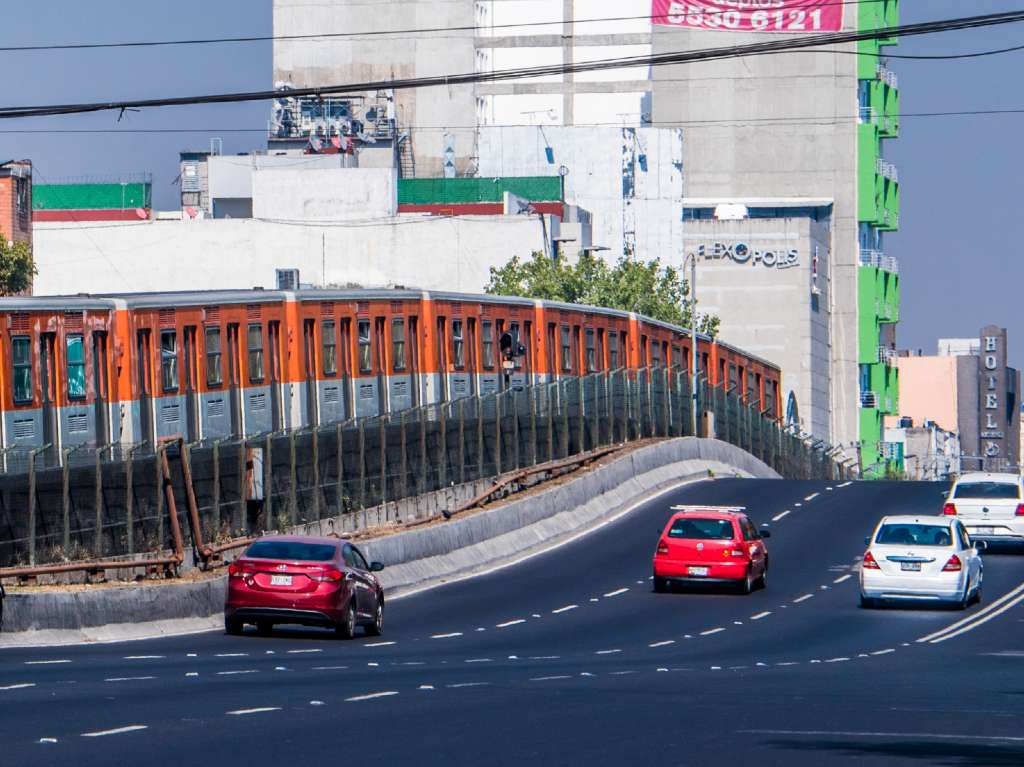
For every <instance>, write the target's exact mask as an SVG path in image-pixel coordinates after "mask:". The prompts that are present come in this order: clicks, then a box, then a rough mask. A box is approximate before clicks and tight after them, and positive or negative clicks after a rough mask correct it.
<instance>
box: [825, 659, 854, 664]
mask: <svg viewBox="0 0 1024 767" xmlns="http://www.w3.org/2000/svg"><path fill="white" fill-rule="evenodd" d="M848 660H850V659H849V658H829V659H828V660H827V661H825V662H826V663H844V662H846V661H848Z"/></svg>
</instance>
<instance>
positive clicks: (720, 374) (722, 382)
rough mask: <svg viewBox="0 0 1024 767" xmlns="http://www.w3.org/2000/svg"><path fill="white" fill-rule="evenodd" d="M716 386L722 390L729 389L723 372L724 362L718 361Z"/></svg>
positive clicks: (727, 378) (727, 380) (727, 379)
mask: <svg viewBox="0 0 1024 767" xmlns="http://www.w3.org/2000/svg"><path fill="white" fill-rule="evenodd" d="M718 385H719V386H721V387H722V388H723V389H728V388H729V377H728V376H727V375H726V372H725V360H719V361H718Z"/></svg>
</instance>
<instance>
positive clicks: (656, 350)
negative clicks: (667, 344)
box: [651, 341, 661, 368]
mask: <svg viewBox="0 0 1024 767" xmlns="http://www.w3.org/2000/svg"><path fill="white" fill-rule="evenodd" d="M651 367H654V368H658V367H661V344H659V343H658V342H657V341H653V342H652V343H651Z"/></svg>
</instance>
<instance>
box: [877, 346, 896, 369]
mask: <svg viewBox="0 0 1024 767" xmlns="http://www.w3.org/2000/svg"><path fill="white" fill-rule="evenodd" d="M898 356H899V355H897V354H896V350H895V349H889V348H888V347H885V346H879V347H878V361H879V362H881V363H884V364H886V365H888V366H889V367H895V366H896V358H897V357H898Z"/></svg>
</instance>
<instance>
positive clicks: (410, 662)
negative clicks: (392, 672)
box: [339, 660, 427, 668]
mask: <svg viewBox="0 0 1024 767" xmlns="http://www.w3.org/2000/svg"><path fill="white" fill-rule="evenodd" d="M398 665H399V666H426V665H427V664H426V662H424V661H421V660H407V661H404V662H402V663H399V664H398ZM339 668H345V667H344V666H339Z"/></svg>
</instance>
